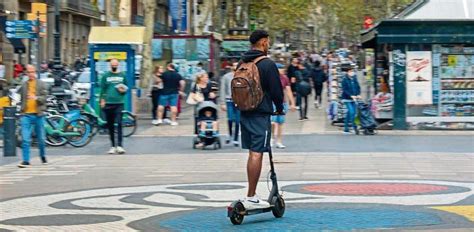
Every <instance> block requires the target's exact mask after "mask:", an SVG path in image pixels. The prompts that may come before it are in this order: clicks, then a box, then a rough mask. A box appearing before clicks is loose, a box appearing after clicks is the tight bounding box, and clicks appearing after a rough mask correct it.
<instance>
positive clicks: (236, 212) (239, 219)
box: [230, 202, 245, 225]
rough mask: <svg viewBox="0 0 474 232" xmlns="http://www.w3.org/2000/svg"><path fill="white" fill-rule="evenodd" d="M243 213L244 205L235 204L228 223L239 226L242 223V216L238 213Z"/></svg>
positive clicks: (240, 203)
mask: <svg viewBox="0 0 474 232" xmlns="http://www.w3.org/2000/svg"><path fill="white" fill-rule="evenodd" d="M243 211H245V207H244V204H242V202H237V203H235V205H234V211H233V214H232V216H231V217H230V221H231V222H232V224H234V225H240V224H242V222H243V221H244V215H242V214H240V212H243Z"/></svg>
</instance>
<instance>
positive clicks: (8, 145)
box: [3, 106, 16, 157]
mask: <svg viewBox="0 0 474 232" xmlns="http://www.w3.org/2000/svg"><path fill="white" fill-rule="evenodd" d="M15 114H16V106H5V107H3V127H4V131H3V142H4V144H3V156H5V157H7V156H16V115H15Z"/></svg>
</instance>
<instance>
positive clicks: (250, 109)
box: [232, 30, 283, 209]
mask: <svg viewBox="0 0 474 232" xmlns="http://www.w3.org/2000/svg"><path fill="white" fill-rule="evenodd" d="M249 40H250V43H251V45H252V49H251V50H250V51H247V52H246V53H244V55H243V57H242V62H243V63H241V64H240V66H239V67H241V66H243V65H245V66H246V67H248V68H249V69H242V70H240V69H239V68H238V69H237V71H236V73H235V77H234V80H233V81H232V98H233V100H234V102H235V103H236V104H237V107H239V109H240V110H241V117H240V125H241V127H242V128H241V130H242V140H241V141H242V148H243V149H249V158H248V163H247V176H248V192H247V197H246V198H245V200H244V202H243V204H244V206H245V209H255V208H268V207H269V206H270V204H269V203H268V202H267V201H265V200H262V199H260V197H258V196H257V195H256V189H257V183H258V179H259V178H260V173H261V170H262V156H263V152H268V151H269V147H270V138H271V121H270V116H271V115H272V113H273V112H274V111H273V104H275V108H276V113H275V114H283V91H282V89H281V82H280V75H279V73H278V69H277V67H276V65H275V63H274V62H273V61H272V60H270V59H269V58H268V57H267V53H268V49H269V48H270V38H269V34H268V32H266V31H263V30H256V31H254V32H252V34H251V35H250V38H249ZM255 65H256V69H255V67H254V66H255ZM257 73H258V74H257ZM239 75H247V76H239ZM246 78H247V79H246ZM240 79H246V80H247V83H249V85H248V87H246V88H242V87H241V86H242V84H243V82H240V81H239V80H240ZM250 79H252V80H251V81H249V80H250ZM252 93H253V94H252ZM272 103H273V104H272Z"/></svg>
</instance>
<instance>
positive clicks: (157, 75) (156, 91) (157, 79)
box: [150, 66, 164, 126]
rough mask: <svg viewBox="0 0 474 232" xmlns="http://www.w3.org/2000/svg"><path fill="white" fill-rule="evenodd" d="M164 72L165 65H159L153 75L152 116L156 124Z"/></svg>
mask: <svg viewBox="0 0 474 232" xmlns="http://www.w3.org/2000/svg"><path fill="white" fill-rule="evenodd" d="M163 72H164V69H163V66H157V67H156V68H155V71H154V72H153V75H152V77H151V90H150V98H151V116H152V118H153V121H152V122H151V123H152V124H153V125H155V126H156V125H158V101H159V100H160V99H159V98H160V93H161V90H162V89H163V81H162V80H161V75H162V74H163Z"/></svg>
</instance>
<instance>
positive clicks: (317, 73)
mask: <svg viewBox="0 0 474 232" xmlns="http://www.w3.org/2000/svg"><path fill="white" fill-rule="evenodd" d="M311 78H312V79H313V82H314V83H315V84H318V85H322V84H323V83H324V82H326V81H327V76H326V73H324V70H323V69H322V68H320V67H317V68H313V70H312V72H311Z"/></svg>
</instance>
